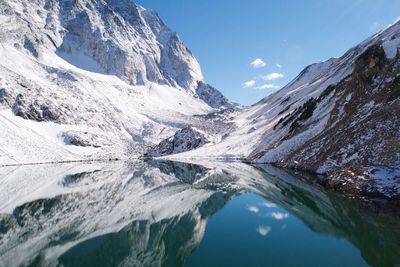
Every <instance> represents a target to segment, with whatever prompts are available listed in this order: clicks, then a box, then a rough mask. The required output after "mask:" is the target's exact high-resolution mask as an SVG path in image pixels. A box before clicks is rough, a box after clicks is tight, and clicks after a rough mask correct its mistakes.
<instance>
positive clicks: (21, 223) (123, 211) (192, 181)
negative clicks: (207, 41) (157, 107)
mask: <svg viewBox="0 0 400 267" xmlns="http://www.w3.org/2000/svg"><path fill="white" fill-rule="evenodd" d="M313 179H314V180H315V179H316V177H309V176H305V175H304V174H300V173H292V172H289V171H285V170H281V169H276V168H274V167H272V166H255V167H252V166H249V165H245V164H241V163H226V164H225V163H224V164H221V163H208V164H207V165H206V166H201V165H195V164H183V163H172V162H136V163H107V164H106V163H104V164H103V163H102V164H98V163H97V164H82V165H79V164H77V165H48V166H36V167H33V166H31V167H28V166H25V167H12V168H11V167H10V168H5V169H0V199H1V200H2V202H3V203H0V267H3V266H4V267H5V266H7V267H9V266H10V267H13V266H65V267H67V266H70V267H78V266H82V267H84V266H85V267H87V266H96V267H103V266H104V267H105V266H168V267H172V266H176V267H181V266H188V267H195V266H199V267H200V266H201V267H203V266H207V267H212V266H230V267H234V266H307V267H309V266H324V267H328V266H340V267H345V266H351V267H353V266H379V267H380V266H400V220H399V218H400V217H399V215H398V211H396V210H395V211H393V210H392V211H391V212H387V211H385V210H384V209H383V207H384V206H376V205H369V204H365V203H364V202H360V201H358V200H355V199H349V198H346V197H342V196H340V195H337V194H334V193H332V192H327V191H325V190H324V189H323V188H321V187H319V186H317V185H315V183H313V182H312V181H313ZM379 202H381V201H378V203H379Z"/></svg>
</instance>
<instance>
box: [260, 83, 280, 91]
mask: <svg viewBox="0 0 400 267" xmlns="http://www.w3.org/2000/svg"><path fill="white" fill-rule="evenodd" d="M280 88H281V87H280V86H278V85H276V84H271V83H266V84H263V85H260V86H257V87H256V89H259V90H264V89H280Z"/></svg>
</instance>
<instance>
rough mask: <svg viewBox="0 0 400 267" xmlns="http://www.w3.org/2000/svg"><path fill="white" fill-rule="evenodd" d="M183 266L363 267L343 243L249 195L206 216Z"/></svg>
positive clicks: (349, 248) (357, 254) (360, 261)
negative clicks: (201, 233) (202, 231)
mask: <svg viewBox="0 0 400 267" xmlns="http://www.w3.org/2000/svg"><path fill="white" fill-rule="evenodd" d="M185 266H368V264H367V263H366V262H365V261H364V260H363V258H362V257H361V255H360V252H359V250H358V249H357V248H356V247H354V246H353V245H352V244H351V243H349V242H348V241H346V240H344V239H339V238H335V237H332V236H330V235H327V234H321V233H317V232H314V231H312V230H311V229H310V228H309V227H308V226H307V225H305V223H304V222H302V221H301V220H300V219H299V218H297V217H296V216H295V215H293V214H290V213H289V212H288V211H286V210H285V209H283V208H281V207H280V206H277V205H274V204H273V203H272V202H269V201H266V200H265V199H263V198H262V197H260V196H257V195H254V194H245V195H241V196H237V197H235V198H234V199H232V200H231V201H230V202H229V203H228V204H227V205H226V206H225V207H224V208H223V209H221V210H220V211H219V212H218V213H217V214H215V215H214V216H213V217H211V218H210V220H209V222H208V225H207V231H206V234H205V237H204V239H203V241H202V243H201V244H200V246H199V247H198V248H197V250H196V251H195V252H194V253H193V255H192V256H191V257H190V258H189V260H188V262H187V263H186V264H185Z"/></svg>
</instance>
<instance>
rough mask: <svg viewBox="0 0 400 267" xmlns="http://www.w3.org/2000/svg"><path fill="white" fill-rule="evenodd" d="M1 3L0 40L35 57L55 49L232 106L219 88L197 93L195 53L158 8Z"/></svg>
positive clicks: (76, 61)
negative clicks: (205, 95) (208, 92)
mask: <svg viewBox="0 0 400 267" xmlns="http://www.w3.org/2000/svg"><path fill="white" fill-rule="evenodd" d="M0 5H1V7H2V8H1V9H0V24H1V28H0V37H2V38H1V39H0V40H1V43H7V44H8V45H11V46H14V47H16V48H18V49H19V50H21V51H23V52H25V53H29V54H30V55H32V56H34V57H35V58H38V59H39V60H40V58H41V57H42V56H43V54H46V53H49V52H53V53H54V52H55V53H57V54H58V55H59V56H61V57H62V58H63V59H65V60H66V61H68V62H69V63H71V64H72V65H75V66H76V67H78V68H81V69H85V70H89V71H92V72H93V71H95V72H100V73H103V74H111V75H116V76H118V77H119V78H121V79H123V80H124V81H126V82H128V83H130V84H132V85H147V84H148V83H150V82H154V83H157V84H161V85H169V86H172V87H176V88H179V89H182V90H184V91H186V92H188V93H189V94H191V95H193V96H195V97H199V98H200V99H202V100H203V101H204V102H206V103H207V104H209V105H210V106H212V107H216V108H220V107H221V108H222V107H227V106H228V107H231V106H232V104H231V103H230V102H229V101H228V100H227V99H226V98H224V97H223V96H222V95H220V94H219V95H218V96H217V92H214V93H213V94H212V96H214V97H218V99H210V98H204V97H203V96H202V95H200V94H198V93H197V89H198V88H199V87H200V88H199V89H200V90H202V88H204V87H203V84H204V78H203V74H202V71H201V68H200V65H199V63H198V61H197V60H196V58H195V57H194V56H193V54H192V53H191V52H190V51H189V49H187V48H186V47H185V45H184V44H183V43H182V41H181V40H180V38H179V36H178V35H177V34H176V32H174V31H172V30H171V29H170V28H168V27H167V26H166V25H165V24H164V22H163V21H162V20H161V18H160V17H159V16H158V14H157V13H156V12H154V11H151V10H146V9H145V8H143V7H141V6H139V5H137V4H135V3H134V2H133V1H131V0H71V1H58V0H48V1H31V0H10V1H7V2H2V3H1V4H0ZM88 62H89V63H90V64H88ZM213 90H214V91H216V90H215V89H213ZM218 93H219V92H218ZM215 102H223V103H221V105H220V106H215V105H213V103H215Z"/></svg>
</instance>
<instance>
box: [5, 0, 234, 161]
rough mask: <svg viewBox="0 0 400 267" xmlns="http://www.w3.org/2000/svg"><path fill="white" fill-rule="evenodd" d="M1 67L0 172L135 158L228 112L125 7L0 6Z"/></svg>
mask: <svg viewBox="0 0 400 267" xmlns="http://www.w3.org/2000/svg"><path fill="white" fill-rule="evenodd" d="M0 58H1V62H0V129H2V130H1V131H0V165H1V164H3V165H7V164H25V163H37V162H54V161H57V162H59V161H70V160H84V159H98V158H127V157H132V156H138V155H142V154H143V153H144V151H145V150H146V148H147V147H148V146H153V145H156V144H157V143H159V142H160V141H161V140H163V139H164V138H167V137H169V136H171V135H173V134H174V133H175V132H176V131H177V130H179V129H181V128H184V127H186V126H187V125H194V126H196V125H197V124H198V125H199V127H201V128H203V129H207V128H211V129H213V128H218V127H217V126H213V122H212V121H211V122H210V123H208V122H205V120H204V119H202V117H197V118H196V119H193V115H201V114H207V113H209V112H214V111H216V110H220V109H223V108H232V107H233V106H234V105H233V104H232V103H231V102H229V101H228V100H227V99H226V98H225V97H224V96H223V95H222V94H221V93H219V92H218V91H217V90H216V89H214V88H212V87H211V86H209V85H207V84H206V83H205V82H204V80H203V75H202V73H201V70H200V66H199V64H198V62H197V61H196V59H195V58H194V57H193V55H192V54H191V52H190V51H189V50H188V49H187V48H186V47H185V46H184V45H183V44H182V42H181V41H180V39H179V37H178V36H177V35H176V33H174V32H173V31H171V30H170V29H169V28H168V27H167V26H165V25H164V24H163V22H162V21H161V20H160V18H159V17H158V15H157V14H156V13H155V12H153V11H148V10H145V9H144V8H142V7H140V6H138V5H136V4H134V3H133V1H131V0H123V1H112V0H100V1H94V0H74V1H56V0H49V1H41V0H35V1H28V0H22V1H21V0H10V1H1V2H0ZM209 126H210V127H209Z"/></svg>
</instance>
